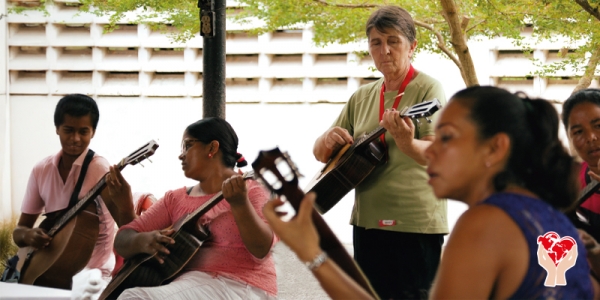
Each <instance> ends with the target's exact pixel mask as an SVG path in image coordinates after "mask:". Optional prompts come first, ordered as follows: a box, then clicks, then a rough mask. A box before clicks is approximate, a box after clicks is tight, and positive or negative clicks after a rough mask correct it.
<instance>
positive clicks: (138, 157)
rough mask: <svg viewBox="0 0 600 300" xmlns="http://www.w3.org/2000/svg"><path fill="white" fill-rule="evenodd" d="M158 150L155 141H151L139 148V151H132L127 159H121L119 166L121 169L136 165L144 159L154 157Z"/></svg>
mask: <svg viewBox="0 0 600 300" xmlns="http://www.w3.org/2000/svg"><path fill="white" fill-rule="evenodd" d="M157 148H158V144H157V143H156V141H154V140H151V141H149V142H148V143H146V145H144V146H142V147H140V148H139V149H137V150H135V151H133V152H132V153H131V154H129V155H128V156H127V157H125V158H123V159H122V160H121V162H120V163H119V165H120V166H121V167H125V166H126V165H132V166H133V165H136V164H138V163H139V162H141V161H143V160H144V159H146V158H148V157H150V156H152V155H154V152H156V149H157Z"/></svg>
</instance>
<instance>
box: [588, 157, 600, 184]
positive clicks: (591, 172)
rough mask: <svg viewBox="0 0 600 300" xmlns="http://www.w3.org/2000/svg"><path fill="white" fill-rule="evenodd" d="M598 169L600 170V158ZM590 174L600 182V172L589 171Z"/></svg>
mask: <svg viewBox="0 0 600 300" xmlns="http://www.w3.org/2000/svg"><path fill="white" fill-rule="evenodd" d="M598 170H600V159H599V160H598ZM588 175H590V177H591V178H592V179H594V180H596V181H598V182H600V174H596V173H594V171H591V170H590V171H589V172H588Z"/></svg>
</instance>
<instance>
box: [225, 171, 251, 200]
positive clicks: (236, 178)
mask: <svg viewBox="0 0 600 300" xmlns="http://www.w3.org/2000/svg"><path fill="white" fill-rule="evenodd" d="M221 190H222V191H223V197H224V198H225V200H226V201H227V202H228V203H229V205H230V206H232V207H233V206H243V205H245V204H246V202H247V201H248V187H247V186H246V181H245V180H244V178H243V177H242V176H241V175H237V174H236V175H233V176H231V177H230V178H227V179H225V181H223V185H222V187H221Z"/></svg>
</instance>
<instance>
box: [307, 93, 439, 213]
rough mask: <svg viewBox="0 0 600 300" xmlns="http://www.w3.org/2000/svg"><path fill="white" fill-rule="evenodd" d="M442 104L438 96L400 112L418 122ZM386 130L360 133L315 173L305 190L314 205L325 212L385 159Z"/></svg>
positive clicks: (378, 129)
mask: <svg viewBox="0 0 600 300" xmlns="http://www.w3.org/2000/svg"><path fill="white" fill-rule="evenodd" d="M441 107H442V105H441V104H440V101H439V100H438V99H433V100H430V101H426V102H421V103H419V104H416V105H413V106H411V107H407V108H405V109H404V110H402V111H401V112H400V115H401V116H403V117H409V118H411V119H414V120H416V121H417V122H419V119H420V118H425V119H426V120H427V122H431V120H429V119H428V118H427V117H429V116H431V115H433V114H434V113H435V112H436V111H438V110H439V109H440V108H441ZM385 132H386V129H385V128H383V127H381V126H380V127H377V128H376V129H375V130H373V131H371V132H369V133H366V134H363V135H362V136H361V137H359V138H358V139H356V140H355V141H354V143H352V144H346V145H345V146H344V147H342V148H341V149H340V150H339V151H338V152H337V154H335V155H334V156H333V158H331V159H329V161H328V162H327V164H325V166H324V167H323V169H321V171H319V172H317V174H316V175H315V176H314V177H313V179H312V180H311V181H310V182H309V183H308V185H307V186H306V188H305V189H304V190H305V191H306V192H316V193H317V195H318V197H317V200H316V202H315V208H316V209H317V210H318V211H319V212H320V213H321V214H324V213H326V212H327V211H329V210H330V209H331V208H332V207H333V206H335V205H336V204H337V203H338V202H339V201H340V200H341V199H342V198H343V197H344V196H345V195H346V194H348V192H350V191H351V190H352V189H354V188H355V187H356V186H357V185H358V184H360V183H361V182H362V181H363V180H364V179H365V178H366V177H367V176H368V175H369V174H371V172H372V171H373V170H374V169H375V167H377V166H378V165H380V164H383V163H385V162H387V150H386V149H385V147H384V146H383V145H382V144H381V142H380V140H379V136H381V135H382V134H385Z"/></svg>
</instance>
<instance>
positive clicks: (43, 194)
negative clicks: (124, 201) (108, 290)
mask: <svg viewBox="0 0 600 300" xmlns="http://www.w3.org/2000/svg"><path fill="white" fill-rule="evenodd" d="M87 152H88V150H87V149H86V150H85V151H84V152H83V153H82V154H81V155H80V156H79V157H78V158H77V160H75V162H74V163H73V166H72V167H71V171H70V172H69V176H68V177H67V180H66V181H65V182H64V183H63V180H62V178H61V177H60V174H59V172H58V163H59V161H60V158H61V156H62V150H61V151H59V152H58V153H57V154H55V155H51V156H48V157H46V158H44V159H42V160H41V161H40V162H39V163H37V164H36V165H35V167H33V170H32V171H31V175H30V176H29V182H28V183H27V190H26V191H25V197H24V198H23V203H22V205H21V212H23V213H26V214H32V215H33V214H41V213H42V212H45V213H51V212H54V211H57V210H61V209H64V208H67V207H68V206H69V200H70V199H71V194H72V193H73V190H74V189H75V184H77V179H79V173H80V172H81V165H82V164H83V160H84V159H85V155H86V154H87ZM109 166H110V164H109V163H108V161H107V160H106V159H105V158H104V157H102V156H99V155H97V154H96V155H94V158H93V159H92V161H91V162H90V165H89V166H88V170H87V172H86V175H85V179H84V180H83V185H82V186H81V191H80V192H79V197H78V198H79V199H81V198H83V196H85V194H86V193H87V192H88V191H89V190H90V189H91V188H92V187H94V186H95V185H96V183H98V181H100V179H101V178H102V177H103V176H104V175H105V174H106V173H107V172H108V171H109ZM97 200H98V202H99V203H100V205H101V213H100V215H99V217H100V233H99V236H98V241H97V242H96V246H95V248H94V251H93V252H92V257H91V259H90V261H89V262H88V264H87V266H86V267H87V268H98V269H100V270H101V271H102V275H103V276H105V277H107V276H110V272H111V271H112V269H113V267H114V264H115V260H114V255H113V252H112V248H113V242H114V236H115V233H116V229H115V221H114V220H113V218H112V216H111V215H110V213H109V211H108V209H107V208H106V205H105V204H104V201H102V198H101V197H100V196H98V199H97Z"/></svg>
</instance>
